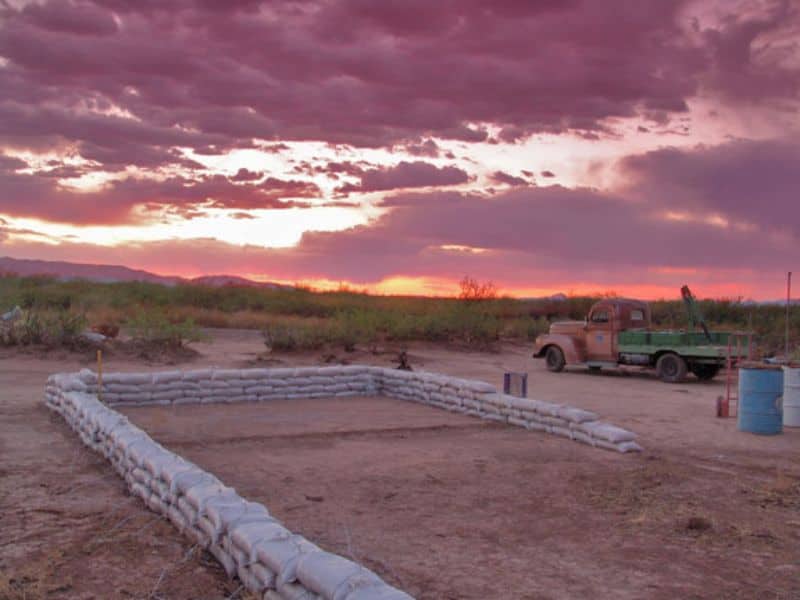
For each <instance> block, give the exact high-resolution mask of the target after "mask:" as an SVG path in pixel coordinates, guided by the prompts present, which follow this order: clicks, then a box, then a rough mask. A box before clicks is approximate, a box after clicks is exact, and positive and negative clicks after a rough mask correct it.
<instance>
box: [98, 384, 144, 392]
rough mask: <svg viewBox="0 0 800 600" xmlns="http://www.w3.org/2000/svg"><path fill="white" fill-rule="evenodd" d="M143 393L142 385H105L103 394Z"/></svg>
mask: <svg viewBox="0 0 800 600" xmlns="http://www.w3.org/2000/svg"><path fill="white" fill-rule="evenodd" d="M141 391H142V386H140V385H128V384H123V383H108V384H105V385H103V393H109V392H110V393H112V394H138V393H139V392H141Z"/></svg>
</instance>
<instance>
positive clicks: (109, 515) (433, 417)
mask: <svg viewBox="0 0 800 600" xmlns="http://www.w3.org/2000/svg"><path fill="white" fill-rule="evenodd" d="M212 335H213V336H214V342H213V343H210V344H199V345H197V346H196V348H197V350H198V351H199V352H200V355H199V356H198V357H197V358H196V359H194V360H193V361H192V362H191V363H186V364H185V365H182V366H185V367H186V368H196V367H200V366H220V367H223V366H232V367H244V366H251V365H256V364H258V365H260V366H263V365H264V364H265V363H264V361H258V360H257V355H258V354H259V353H260V352H261V351H262V349H263V345H262V344H261V340H260V336H259V335H258V333H257V332H247V331H214V332H212ZM395 354H396V352H394V351H393V350H392V349H387V350H386V352H385V353H383V354H377V355H376V354H371V353H367V352H356V353H354V354H346V353H344V352H341V353H338V356H337V357H336V359H343V360H347V361H350V362H353V363H356V362H364V363H372V364H381V365H385V366H388V365H391V364H393V361H394V358H395ZM409 356H410V359H411V364H412V365H413V366H414V367H415V368H419V369H425V370H431V371H441V372H445V373H449V374H453V375H461V376H467V377H475V378H479V379H484V380H487V381H490V382H493V383H496V384H500V383H501V379H502V373H503V372H504V371H506V370H520V371H527V372H528V373H529V393H528V395H529V396H530V397H533V398H539V399H542V400H552V401H557V402H566V403H570V404H572V405H576V406H581V407H584V408H587V409H590V410H594V411H596V412H598V413H600V414H601V415H602V416H603V417H604V418H606V419H607V420H609V421H611V422H614V423H616V424H619V425H621V426H623V427H627V428H630V429H632V430H634V431H636V432H637V433H638V434H639V436H640V440H639V441H640V443H641V444H642V445H643V446H644V447H645V452H644V453H643V454H641V455H633V456H632V455H618V454H615V453H612V452H607V451H600V450H594V449H591V448H588V447H585V446H583V445H581V444H577V443H574V442H570V441H568V440H562V439H559V438H555V437H551V436H547V435H542V434H536V433H531V432H526V431H523V430H520V429H517V428H514V427H506V426H502V425H498V424H494V423H484V422H481V421H478V420H475V419H471V418H468V417H464V416H460V415H453V414H450V413H446V412H444V411H439V410H436V409H433V408H429V407H425V406H420V405H416V404H412V403H404V402H401V401H397V400H391V399H385V398H381V399H366V398H365V399H337V400H334V399H321V400H301V401H297V400H295V401H274V402H269V403H265V404H260V405H256V404H253V405H224V406H223V405H219V406H209V405H205V406H185V405H184V406H181V407H174V408H166V409H165V408H159V409H155V408H139V409H126V412H127V413H128V414H129V415H130V417H131V418H132V419H133V420H134V421H135V422H138V423H140V424H142V425H144V426H145V428H146V429H147V430H148V431H150V432H151V434H152V435H153V436H154V437H155V438H156V439H158V440H159V441H161V442H162V443H164V444H165V445H166V446H168V447H170V448H172V449H174V450H175V451H177V452H178V453H180V454H182V455H184V456H186V457H187V458H189V459H191V460H193V461H195V462H197V463H198V464H200V465H201V466H203V467H205V468H207V469H209V470H211V471H212V472H214V473H215V474H217V475H218V476H219V477H221V478H222V479H223V481H225V482H226V483H228V484H229V485H232V486H234V487H236V488H237V490H238V491H239V492H240V493H241V494H242V495H243V496H245V497H247V498H250V499H253V500H259V501H263V502H264V503H265V504H266V505H267V506H268V508H269V509H270V510H271V512H272V513H273V514H274V515H275V516H277V517H278V518H280V519H281V520H283V521H285V522H286V524H287V525H288V526H289V527H290V528H292V529H295V530H297V531H298V532H300V533H302V534H304V535H306V536H307V537H308V538H310V539H311V540H312V541H314V542H315V543H317V544H319V545H321V546H323V547H324V548H326V549H328V550H331V551H334V552H338V553H341V554H343V555H345V556H349V557H352V558H354V559H356V560H359V561H361V562H363V563H364V564H366V565H368V566H369V567H370V568H372V569H374V570H376V571H377V572H378V573H380V574H381V575H382V576H383V577H384V578H386V579H387V580H388V581H390V582H391V583H393V584H396V585H398V586H400V587H401V588H403V589H405V590H407V591H409V592H410V593H412V594H413V595H415V596H416V597H418V598H453V599H455V598H508V599H516V598H525V599H528V598H530V599H533V598H537V599H538V598H583V597H596V598H611V597H613V598H620V599H625V598H664V599H666V598H675V597H682V598H742V599H744V598H756V597H758V598H775V599H783V598H785V599H788V598H800V550H798V548H800V461H798V457H800V431H797V430H786V431H785V433H784V434H783V435H779V436H771V437H762V436H754V435H750V434H744V433H739V432H737V431H736V428H735V422H734V420H733V419H717V418H715V417H714V401H715V398H716V396H717V395H719V394H720V393H721V392H722V390H723V384H722V382H721V381H720V380H717V381H714V382H709V383H700V382H695V381H691V382H687V383H685V384H679V385H667V384H663V383H661V382H659V381H657V380H655V379H654V378H652V376H650V375H643V374H639V373H636V372H633V371H631V372H625V373H617V372H614V373H600V374H590V373H585V372H580V371H578V372H573V373H561V374H552V373H548V372H547V371H545V370H544V368H543V365H542V364H541V363H540V362H539V361H533V360H532V359H530V357H529V349H528V348H526V347H523V346H507V347H504V348H503V349H502V351H501V352H498V353H476V352H463V351H459V350H457V349H443V348H436V347H431V346H426V345H412V346H411V347H410V348H409ZM336 359H334V360H336ZM323 360H331V357H330V356H325V357H323V356H322V353H317V354H313V355H302V356H287V355H284V356H278V357H274V358H272V359H271V360H270V361H269V362H268V363H267V364H274V365H276V366H277V365H284V364H319V363H320V362H321V361H323ZM89 363H90V360H89V357H88V356H87V357H81V356H77V355H71V354H66V353H63V354H60V353H54V354H50V355H46V356H41V355H28V354H20V353H14V352H11V351H8V350H4V351H3V352H2V353H1V354H0V598H84V599H88V598H98V599H100V598H209V599H210V598H237V597H242V591H241V590H239V589H237V587H238V586H237V584H236V582H229V581H227V580H226V579H225V577H224V574H223V573H222V571H221V570H220V569H219V568H217V567H216V565H215V564H214V561H213V559H211V558H210V557H209V556H208V555H207V554H205V553H202V552H198V551H197V550H196V549H193V548H191V547H190V546H189V544H188V542H185V541H184V540H183V539H182V538H181V537H180V536H179V535H178V534H177V533H176V532H175V531H174V530H173V529H172V528H171V526H170V525H169V524H168V523H167V522H166V521H163V520H160V519H159V518H158V517H156V516H155V515H153V514H152V513H149V512H148V511H147V510H146V509H145V508H144V507H143V505H141V503H140V502H139V501H138V500H137V499H135V498H132V497H130V496H129V495H128V494H127V493H126V491H125V488H124V484H123V482H122V481H121V480H120V479H119V478H118V477H117V476H116V474H115V473H114V472H113V471H112V470H111V468H110V467H109V466H107V464H106V463H105V462H104V460H103V459H102V458H101V457H99V456H97V455H94V454H93V453H91V452H90V451H88V450H86V449H85V448H84V447H83V446H82V445H81V444H80V442H79V440H78V438H77V437H76V436H75V435H74V434H73V433H72V432H71V430H69V429H68V427H67V426H66V425H65V424H64V423H63V422H61V420H60V419H58V418H56V417H54V416H51V414H50V413H49V411H47V410H46V409H45V408H44V407H43V405H42V389H43V386H44V381H45V379H46V377H47V375H48V374H50V373H53V372H58V371H70V370H76V369H78V368H80V367H82V366H86V365H88V364H89ZM106 368H107V369H108V370H124V371H135V370H157V369H163V368H174V367H166V366H164V365H143V364H142V363H141V362H137V361H135V360H133V359H131V358H129V357H124V356H122V355H118V356H113V355H112V356H110V357H107V365H106Z"/></svg>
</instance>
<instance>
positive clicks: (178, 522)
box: [167, 506, 188, 533]
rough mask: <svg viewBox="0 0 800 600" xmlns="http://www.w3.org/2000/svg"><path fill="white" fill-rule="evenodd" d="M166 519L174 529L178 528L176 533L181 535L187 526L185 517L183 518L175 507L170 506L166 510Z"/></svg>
mask: <svg viewBox="0 0 800 600" xmlns="http://www.w3.org/2000/svg"><path fill="white" fill-rule="evenodd" d="M167 518H168V519H169V520H170V522H171V523H172V524H173V525H174V526H175V527H177V528H178V531H180V532H181V533H183V530H184V529H185V528H186V526H187V525H188V521H187V520H186V517H185V516H183V513H182V512H181V511H180V510H179V509H178V507H177V506H170V507H169V508H167Z"/></svg>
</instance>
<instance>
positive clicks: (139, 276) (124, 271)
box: [0, 256, 290, 289]
mask: <svg viewBox="0 0 800 600" xmlns="http://www.w3.org/2000/svg"><path fill="white" fill-rule="evenodd" d="M0 274H14V275H21V276H30V275H49V276H52V277H55V278H56V279H59V280H61V281H69V280H71V279H86V280H88V281H97V282H103V283H113V282H117V281H146V282H148V283H159V284H161V285H169V286H173V285H177V284H181V283H182V284H194V285H207V286H212V287H223V286H226V285H235V286H252V287H262V288H270V289H279V288H288V287H290V286H286V285H282V284H279V283H273V282H260V281H253V280H251V279H246V278H245V277H239V276H237V275H204V276H203V277H195V278H194V279H186V278H184V277H171V276H166V275H156V274H155V273H149V272H148V271H141V270H139V269H130V268H128V267H123V266H120V265H90V264H83V263H71V262H62V261H51V260H29V259H25V258H10V257H8V256H3V257H0Z"/></svg>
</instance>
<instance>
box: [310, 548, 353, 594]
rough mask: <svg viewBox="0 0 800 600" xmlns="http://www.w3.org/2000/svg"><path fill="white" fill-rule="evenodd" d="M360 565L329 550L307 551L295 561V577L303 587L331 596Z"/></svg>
mask: <svg viewBox="0 0 800 600" xmlns="http://www.w3.org/2000/svg"><path fill="white" fill-rule="evenodd" d="M361 570H362V567H360V566H359V565H357V564H356V563H354V562H353V561H350V560H347V559H346V558H344V557H342V556H338V555H336V554H331V553H330V552H324V551H319V552H309V553H308V554H304V555H303V556H302V557H301V558H300V560H299V561H298V563H297V579H298V580H299V581H300V583H302V584H303V586H304V587H306V588H308V589H310V590H311V591H313V592H316V593H318V594H319V595H321V596H323V597H325V598H332V597H333V596H334V594H335V593H336V590H338V589H339V588H340V587H342V586H343V585H344V584H345V583H346V582H347V580H348V579H349V578H350V577H353V576H354V575H356V574H357V573H359V572H360V571H361Z"/></svg>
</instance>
